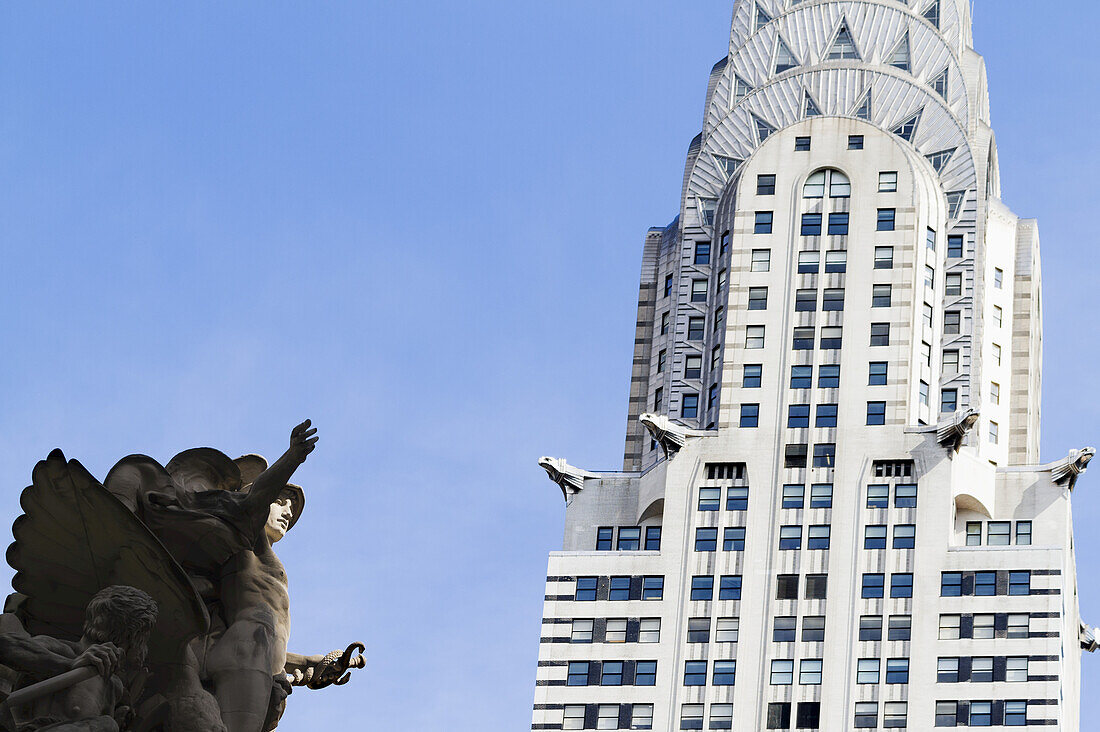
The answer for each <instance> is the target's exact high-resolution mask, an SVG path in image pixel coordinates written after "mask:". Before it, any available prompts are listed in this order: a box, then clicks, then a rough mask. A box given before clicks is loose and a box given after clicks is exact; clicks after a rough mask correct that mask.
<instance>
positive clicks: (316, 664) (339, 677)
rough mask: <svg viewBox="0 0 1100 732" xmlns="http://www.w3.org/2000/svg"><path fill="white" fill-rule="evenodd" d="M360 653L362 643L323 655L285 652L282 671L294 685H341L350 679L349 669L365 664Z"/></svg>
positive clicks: (313, 686) (312, 686)
mask: <svg viewBox="0 0 1100 732" xmlns="http://www.w3.org/2000/svg"><path fill="white" fill-rule="evenodd" d="M362 653H363V644H362V643H352V644H351V645H350V646H348V647H347V648H346V649H344V650H342V651H341V650H336V651H333V652H332V653H327V654H325V655H323V656H321V655H318V656H303V655H301V654H299V653H287V654H286V666H285V667H284V671H285V672H286V674H287V676H289V677H290V679H291V683H292V684H293V685H294V686H308V687H309V688H311V689H323V688H325V687H326V686H342V685H344V684H346V683H348V681H349V680H350V678H351V673H350V670H351V669H353V668H363V667H364V666H366V659H365V658H364V657H363V655H362Z"/></svg>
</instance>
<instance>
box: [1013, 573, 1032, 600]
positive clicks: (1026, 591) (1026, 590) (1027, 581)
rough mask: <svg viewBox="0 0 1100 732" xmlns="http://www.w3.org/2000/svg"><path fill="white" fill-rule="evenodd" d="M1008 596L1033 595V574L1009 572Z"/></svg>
mask: <svg viewBox="0 0 1100 732" xmlns="http://www.w3.org/2000/svg"><path fill="white" fill-rule="evenodd" d="M1008 594H1010V595H1030V594H1031V572H1009V573H1008Z"/></svg>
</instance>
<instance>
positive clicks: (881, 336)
mask: <svg viewBox="0 0 1100 732" xmlns="http://www.w3.org/2000/svg"><path fill="white" fill-rule="evenodd" d="M871 345H872V346H888V345H890V324H889V323H871Z"/></svg>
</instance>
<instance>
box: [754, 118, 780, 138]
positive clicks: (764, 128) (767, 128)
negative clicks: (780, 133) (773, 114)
mask: <svg viewBox="0 0 1100 732" xmlns="http://www.w3.org/2000/svg"><path fill="white" fill-rule="evenodd" d="M752 118H753V120H754V121H755V122H756V137H757V139H758V140H760V142H763V141H764V140H767V139H768V137H769V136H770V135H771V134H772V133H773V132H775V128H774V127H772V126H771V125H770V124H768V123H767V122H765V121H764V120H762V119H760V118H759V117H757V116H756V115H755V114H754V115H753V116H752Z"/></svg>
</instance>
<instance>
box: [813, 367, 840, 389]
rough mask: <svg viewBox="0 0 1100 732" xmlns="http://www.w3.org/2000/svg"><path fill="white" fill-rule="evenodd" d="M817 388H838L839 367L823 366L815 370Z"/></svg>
mask: <svg viewBox="0 0 1100 732" xmlns="http://www.w3.org/2000/svg"><path fill="white" fill-rule="evenodd" d="M817 386H818V388H820V389H839V388H840V365H839V364H824V365H822V366H821V368H819V369H818V370H817Z"/></svg>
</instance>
